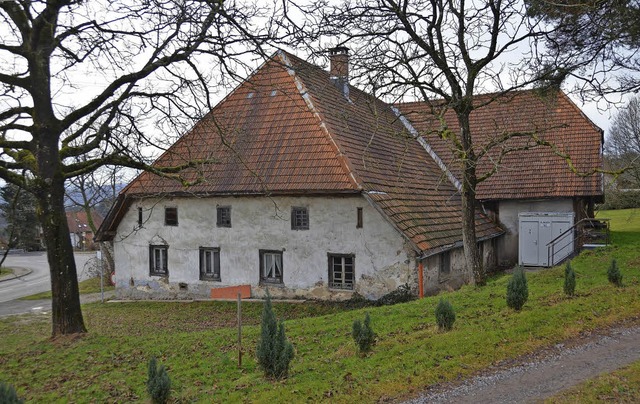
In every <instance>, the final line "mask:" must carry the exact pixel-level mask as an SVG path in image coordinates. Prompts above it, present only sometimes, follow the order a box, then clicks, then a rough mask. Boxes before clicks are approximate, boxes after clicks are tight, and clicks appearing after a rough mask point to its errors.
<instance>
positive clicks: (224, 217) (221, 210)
mask: <svg viewBox="0 0 640 404" xmlns="http://www.w3.org/2000/svg"><path fill="white" fill-rule="evenodd" d="M216 213H217V215H216V216H217V219H216V226H218V227H231V206H218V207H217V208H216Z"/></svg>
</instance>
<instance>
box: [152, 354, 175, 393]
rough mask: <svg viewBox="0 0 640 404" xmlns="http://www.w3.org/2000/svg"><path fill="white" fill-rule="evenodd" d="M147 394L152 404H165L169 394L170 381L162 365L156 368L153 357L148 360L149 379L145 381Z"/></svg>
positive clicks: (156, 364)
mask: <svg viewBox="0 0 640 404" xmlns="http://www.w3.org/2000/svg"><path fill="white" fill-rule="evenodd" d="M147 392H148V393H149V395H150V396H151V401H152V402H153V404H165V403H166V402H167V401H168V400H169V395H170V394H171V379H169V375H168V374H167V369H165V367H164V365H160V366H159V367H158V362H157V360H156V358H155V356H153V357H151V359H150V360H149V378H148V379H147Z"/></svg>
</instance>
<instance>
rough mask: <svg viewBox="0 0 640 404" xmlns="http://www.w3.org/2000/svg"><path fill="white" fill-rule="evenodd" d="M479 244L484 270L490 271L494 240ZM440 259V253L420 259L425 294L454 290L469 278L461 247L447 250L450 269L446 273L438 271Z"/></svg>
mask: <svg viewBox="0 0 640 404" xmlns="http://www.w3.org/2000/svg"><path fill="white" fill-rule="evenodd" d="M480 244H481V246H482V247H481V248H482V259H483V263H484V266H485V270H486V271H487V272H492V271H493V270H494V269H495V256H496V251H495V242H494V241H493V240H485V241H483V242H481V243H480ZM441 260H442V254H437V255H433V256H431V257H428V258H426V259H424V260H423V261H422V265H423V268H424V291H425V294H428V295H433V294H436V293H438V292H440V291H441V290H455V289H458V288H459V287H460V286H462V285H464V284H465V283H468V282H469V281H470V279H471V273H470V272H469V271H467V269H466V267H465V261H464V250H463V249H462V248H454V249H452V250H449V260H450V270H449V273H448V274H443V273H441V272H440V261H441Z"/></svg>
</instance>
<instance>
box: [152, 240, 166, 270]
mask: <svg viewBox="0 0 640 404" xmlns="http://www.w3.org/2000/svg"><path fill="white" fill-rule="evenodd" d="M168 250H169V247H168V246H166V245H150V246H149V275H150V276H167V275H169V266H168V262H167V261H168V253H167V252H168Z"/></svg>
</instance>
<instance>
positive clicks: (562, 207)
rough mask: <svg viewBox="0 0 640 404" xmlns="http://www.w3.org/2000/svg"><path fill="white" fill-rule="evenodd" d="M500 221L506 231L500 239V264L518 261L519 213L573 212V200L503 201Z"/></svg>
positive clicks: (513, 263) (504, 264) (511, 263)
mask: <svg viewBox="0 0 640 404" xmlns="http://www.w3.org/2000/svg"><path fill="white" fill-rule="evenodd" d="M498 212H499V213H498V215H499V220H500V223H501V224H502V225H503V228H504V229H505V231H506V233H505V234H504V235H503V236H502V237H500V238H499V239H498V244H497V249H498V265H500V266H513V265H515V264H517V263H518V214H519V213H521V212H573V200H572V199H570V198H565V199H548V200H523V201H501V202H500V203H499V207H498Z"/></svg>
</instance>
